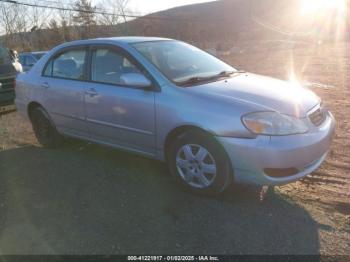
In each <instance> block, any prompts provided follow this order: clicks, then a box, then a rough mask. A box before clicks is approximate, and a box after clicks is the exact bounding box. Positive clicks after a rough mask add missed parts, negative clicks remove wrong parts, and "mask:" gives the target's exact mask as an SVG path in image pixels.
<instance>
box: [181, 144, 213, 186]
mask: <svg viewBox="0 0 350 262" xmlns="http://www.w3.org/2000/svg"><path fill="white" fill-rule="evenodd" d="M176 168H177V170H178V172H179V174H180V176H181V178H182V179H183V180H184V181H185V182H186V183H187V184H189V185H190V186H193V187H196V188H205V187H208V186H210V185H211V184H212V183H213V182H214V179H215V177H216V162H215V160H214V158H213V156H212V155H211V154H210V153H209V151H208V150H207V149H205V148H204V147H203V146H200V145H195V144H187V145H184V146H182V147H181V148H180V149H179V151H178V152H177V155H176Z"/></svg>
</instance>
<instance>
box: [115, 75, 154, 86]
mask: <svg viewBox="0 0 350 262" xmlns="http://www.w3.org/2000/svg"><path fill="white" fill-rule="evenodd" d="M120 82H121V83H123V84H124V85H127V86H133V87H139V88H148V87H151V86H152V82H151V81H150V80H149V79H148V78H146V77H145V76H144V75H143V74H140V73H125V74H122V75H121V76H120Z"/></svg>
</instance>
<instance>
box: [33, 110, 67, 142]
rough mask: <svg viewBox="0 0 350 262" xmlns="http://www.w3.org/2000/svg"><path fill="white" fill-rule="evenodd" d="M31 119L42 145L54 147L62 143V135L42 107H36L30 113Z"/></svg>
mask: <svg viewBox="0 0 350 262" xmlns="http://www.w3.org/2000/svg"><path fill="white" fill-rule="evenodd" d="M30 119H31V122H32V126H33V130H34V133H35V136H36V138H37V140H38V142H39V143H40V144H41V145H42V146H44V147H48V148H54V147H58V146H60V145H61V144H62V142H63V137H62V135H60V134H59V133H58V131H57V130H56V128H55V127H54V126H53V124H52V123H51V121H50V119H49V117H48V115H47V113H46V111H45V110H44V109H43V108H42V107H36V108H34V109H33V110H32V111H31V113H30Z"/></svg>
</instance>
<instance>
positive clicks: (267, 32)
mask: <svg viewBox="0 0 350 262" xmlns="http://www.w3.org/2000/svg"><path fill="white" fill-rule="evenodd" d="M310 1H311V0H310ZM320 1H321V0H320ZM334 1H336V0H334ZM344 1H348V4H349V5H348V8H344V9H343V10H342V12H339V10H337V9H332V10H331V9H329V10H324V12H320V11H318V12H313V13H308V14H305V13H304V14H303V13H302V9H303V5H305V3H307V0H218V1H213V2H207V3H201V4H194V5H186V6H181V7H176V8H172V9H168V10H165V11H161V12H157V13H153V14H149V15H146V16H144V17H141V18H138V19H135V20H131V21H129V22H127V23H126V24H123V23H121V24H118V25H117V26H113V25H110V26H105V25H93V26H91V28H89V29H88V30H85V29H86V28H84V27H83V26H79V25H74V24H69V25H67V26H66V27H65V28H63V27H57V26H56V27H50V28H43V29H37V30H35V31H34V32H26V33H18V34H15V35H13V36H11V38H12V41H8V42H11V44H8V46H9V47H11V48H15V49H17V50H19V51H21V50H28V51H30V50H46V49H51V48H52V47H53V46H56V45H57V44H60V43H62V42H67V41H72V40H76V39H84V38H95V37H110V36H120V35H145V36H162V37H169V38H175V39H180V40H184V41H187V42H191V43H194V44H196V45H197V46H200V47H202V48H217V49H220V48H222V49H224V50H225V49H227V48H231V47H232V46H239V47H244V48H245V47H247V45H248V44H249V45H252V44H255V43H256V42H269V43H268V44H269V46H270V47H271V45H270V42H271V41H272V42H276V41H275V40H278V41H282V42H284V43H288V41H295V40H299V41H302V42H305V41H308V42H309V41H312V42H327V41H328V40H337V41H343V40H349V39H350V33H349V28H350V19H347V18H348V17H350V12H349V6H350V0H344ZM96 19H97V18H96ZM51 25H52V24H51ZM55 25H57V24H55ZM84 31H89V35H88V36H87V35H86V34H84ZM0 42H1V37H0Z"/></svg>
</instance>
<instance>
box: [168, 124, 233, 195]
mask: <svg viewBox="0 0 350 262" xmlns="http://www.w3.org/2000/svg"><path fill="white" fill-rule="evenodd" d="M168 156H169V157H168V163H169V168H170V171H171V173H172V174H173V175H174V176H175V178H176V180H177V181H178V182H179V183H180V184H182V185H183V186H184V187H185V188H186V189H188V190H190V191H192V192H194V193H199V194H210V195H215V194H219V193H221V192H223V191H224V190H225V189H226V188H227V187H228V186H229V185H230V184H231V182H232V174H231V168H230V166H231V165H230V161H229V160H228V158H227V156H226V153H225V151H224V149H223V148H222V147H221V146H220V145H219V144H218V143H217V142H216V141H215V140H214V138H212V137H210V136H209V135H206V134H204V133H202V132H194V131H190V132H186V133H184V134H181V135H180V136H179V137H178V138H177V139H176V140H175V141H174V142H173V145H172V146H171V148H170V152H169V155H168Z"/></svg>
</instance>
